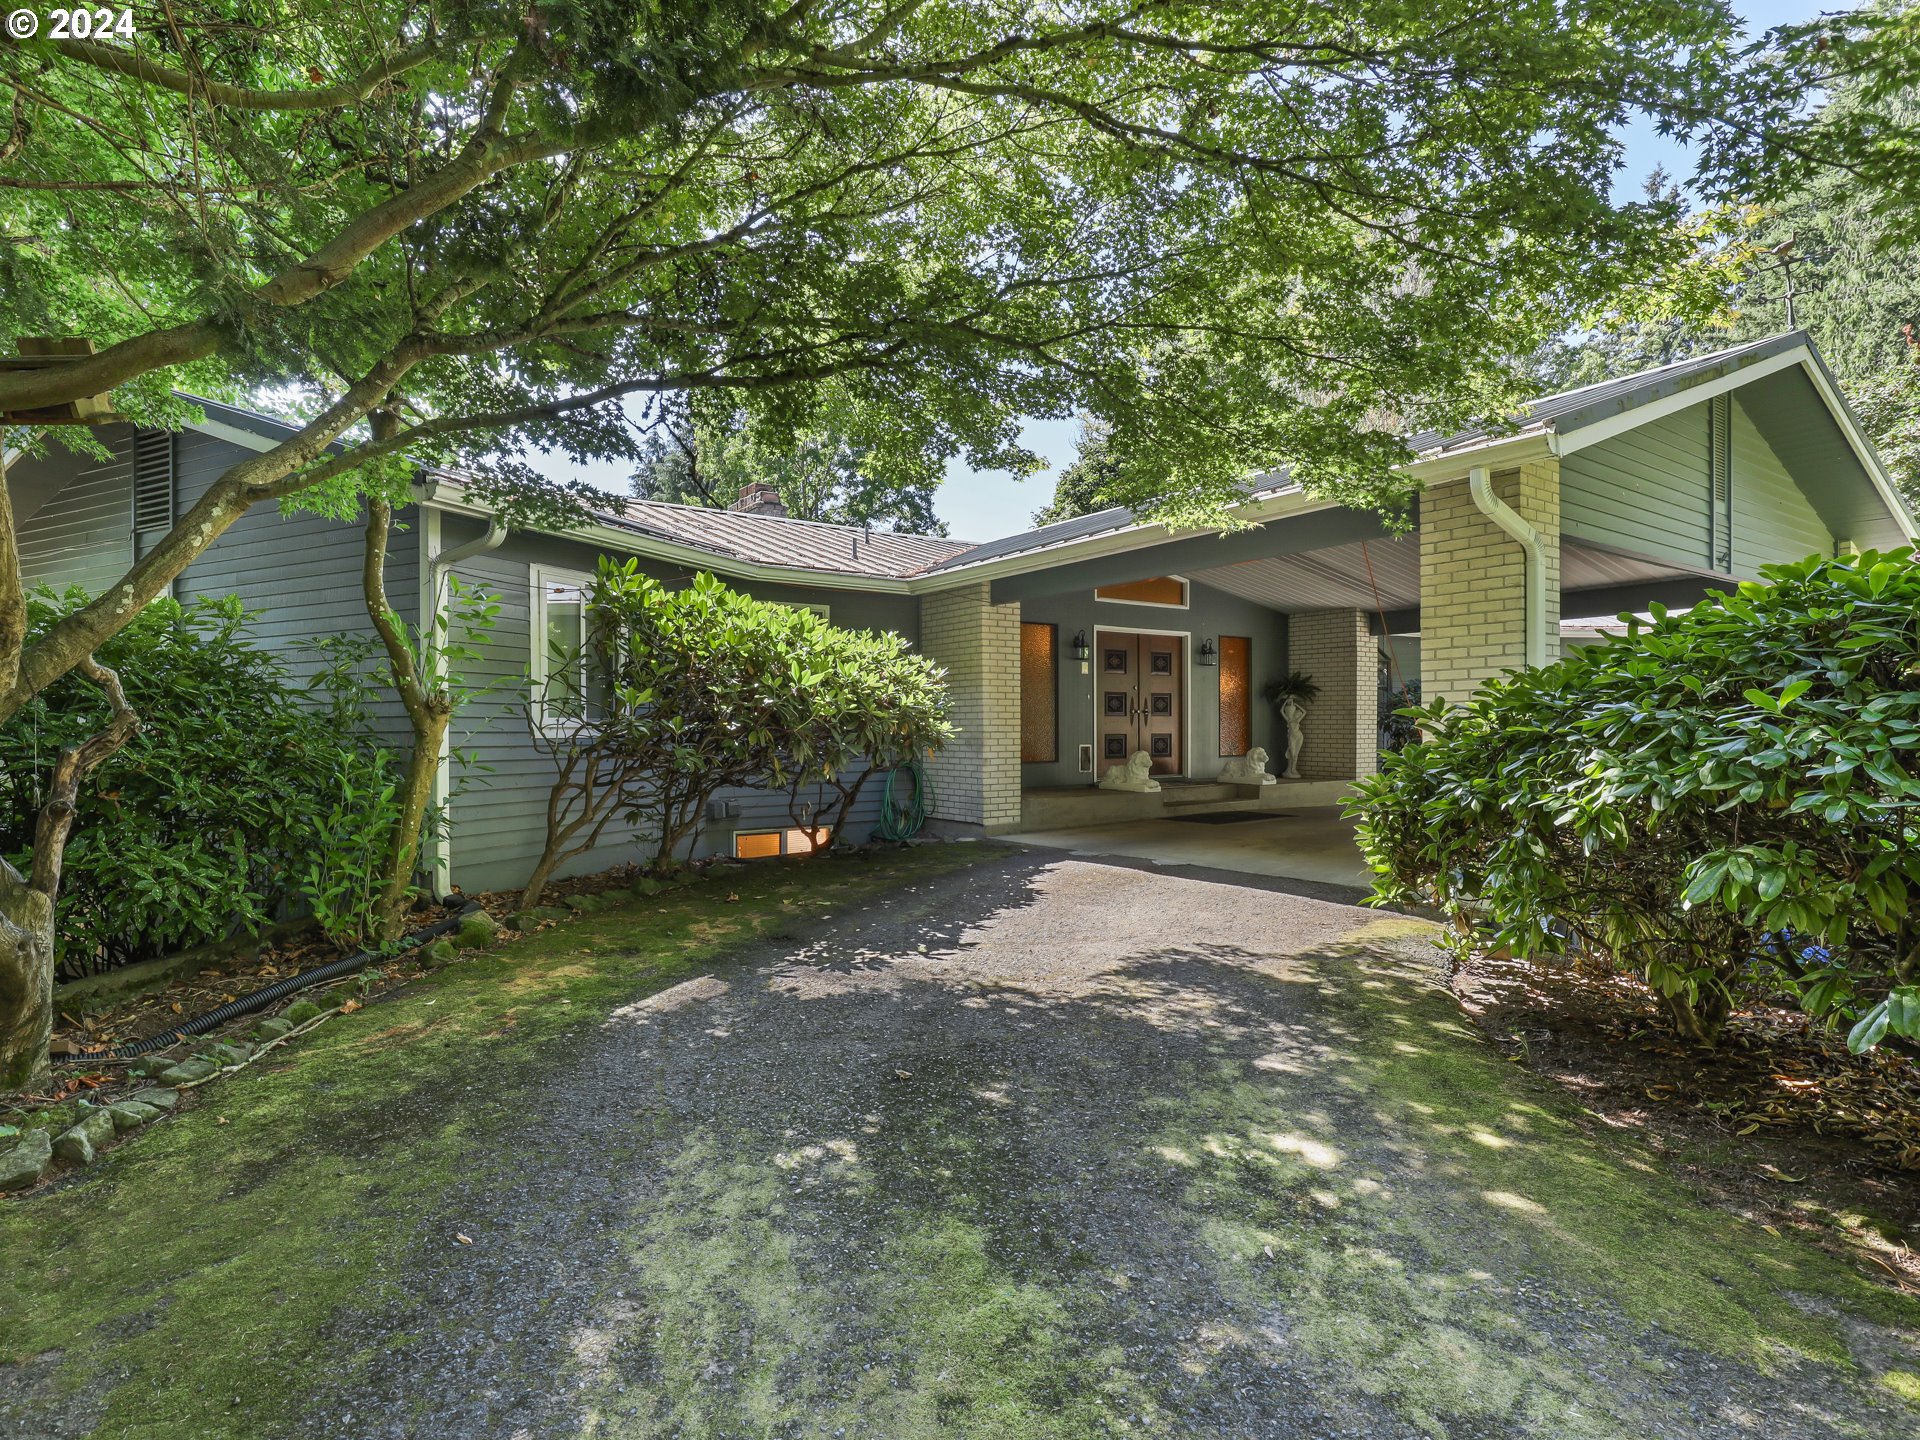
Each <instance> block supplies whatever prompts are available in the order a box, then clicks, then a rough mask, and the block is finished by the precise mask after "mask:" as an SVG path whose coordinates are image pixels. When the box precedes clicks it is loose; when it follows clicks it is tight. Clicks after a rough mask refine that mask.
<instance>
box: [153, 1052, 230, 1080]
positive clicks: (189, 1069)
mask: <svg viewBox="0 0 1920 1440" xmlns="http://www.w3.org/2000/svg"><path fill="white" fill-rule="evenodd" d="M219 1069H220V1067H219V1066H218V1065H216V1064H214V1063H213V1061H211V1060H201V1059H198V1058H195V1059H192V1060H182V1061H181V1062H180V1063H179V1064H178V1065H170V1066H168V1067H167V1068H166V1069H165V1070H162V1071H161V1072H160V1073H159V1074H158V1075H156V1076H154V1077H153V1078H154V1079H156V1080H158V1081H159V1082H160V1083H161V1084H162V1085H189V1084H191V1083H192V1082H194V1081H195V1080H204V1079H206V1078H207V1077H208V1076H209V1075H213V1074H217V1073H218V1072H219Z"/></svg>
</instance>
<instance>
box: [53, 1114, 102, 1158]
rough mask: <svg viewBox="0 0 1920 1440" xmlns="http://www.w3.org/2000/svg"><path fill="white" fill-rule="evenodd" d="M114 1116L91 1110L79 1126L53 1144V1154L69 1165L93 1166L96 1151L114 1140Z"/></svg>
mask: <svg viewBox="0 0 1920 1440" xmlns="http://www.w3.org/2000/svg"><path fill="white" fill-rule="evenodd" d="M113 1130H114V1125H113V1116H112V1115H111V1114H109V1113H108V1112H107V1111H105V1110H91V1111H89V1112H88V1113H87V1116H86V1118H85V1119H83V1120H82V1121H81V1122H80V1123H79V1124H78V1125H75V1126H74V1127H73V1128H72V1129H71V1130H68V1131H67V1132H66V1133H65V1134H63V1135H61V1136H60V1137H59V1138H58V1139H56V1140H55V1141H54V1142H53V1153H54V1155H55V1156H57V1157H58V1158H59V1159H62V1160H64V1161H66V1162H67V1163H68V1164H69V1165H91V1164H92V1163H93V1157H94V1154H95V1152H96V1151H98V1150H99V1149H100V1147H101V1146H103V1145H105V1144H106V1143H107V1141H109V1140H111V1139H112V1138H113Z"/></svg>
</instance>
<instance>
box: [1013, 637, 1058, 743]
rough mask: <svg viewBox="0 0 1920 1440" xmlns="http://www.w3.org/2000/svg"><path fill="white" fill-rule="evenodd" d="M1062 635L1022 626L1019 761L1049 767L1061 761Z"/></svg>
mask: <svg viewBox="0 0 1920 1440" xmlns="http://www.w3.org/2000/svg"><path fill="white" fill-rule="evenodd" d="M1059 651H1060V632H1059V629H1058V628H1057V627H1056V626H1053V625H1040V624H1034V623H1031V622H1026V621H1023V622H1022V623H1021V626H1020V761H1021V763H1022V764H1025V765H1046V764H1051V763H1052V762H1053V761H1055V760H1058V759H1059V758H1060V725H1059V711H1060V655H1059Z"/></svg>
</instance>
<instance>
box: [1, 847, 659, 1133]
mask: <svg viewBox="0 0 1920 1440" xmlns="http://www.w3.org/2000/svg"><path fill="white" fill-rule="evenodd" d="M639 875H640V871H639V868H638V867H636V866H632V865H621V866H615V867H614V868H612V869H610V870H603V871H600V872H598V873H596V874H592V875H583V876H579V877H576V878H573V879H569V880H559V881H555V882H554V883H553V884H551V885H549V886H548V887H547V889H546V892H545V894H543V895H542V896H541V900H540V903H541V904H542V905H554V906H561V905H564V904H565V902H566V900H567V897H569V896H572V895H598V894H601V893H603V892H605V891H610V890H618V889H623V888H626V887H628V886H631V885H632V884H633V883H634V881H635V880H636V879H638V878H639ZM468 899H472V900H474V901H477V902H478V903H479V904H480V906H481V907H482V908H483V909H485V910H486V912H487V913H488V914H489V915H491V916H493V918H494V919H495V920H498V921H501V922H502V923H504V922H505V921H506V920H507V919H508V918H509V917H510V916H512V915H513V914H515V913H516V912H517V911H518V910H519V908H520V892H519V891H517V890H496V891H488V892H485V893H482V894H477V895H473V896H465V895H460V894H457V893H456V894H455V896H454V897H453V898H452V900H451V902H450V903H449V904H447V905H425V906H421V907H419V908H418V909H416V910H415V911H414V912H413V914H412V916H411V917H410V919H409V929H413V930H419V929H424V928H425V927H427V926H429V925H432V924H435V923H436V922H438V921H440V920H444V919H447V918H448V917H449V916H451V915H452V914H453V913H454V911H455V910H457V909H459V908H461V907H462V906H464V904H465V903H466V901H467V900H468ZM553 923H556V922H553V921H548V922H545V924H543V925H542V926H541V927H539V928H542V929H544V928H545V925H546V924H553ZM509 933H511V932H509ZM341 954H342V952H341V951H340V950H339V949H338V948H337V947H336V946H333V945H331V944H329V943H327V942H326V941H324V940H322V939H320V938H318V937H317V936H313V935H304V936H299V937H295V938H292V939H289V940H285V941H281V942H279V943H276V944H268V945H262V946H260V947H259V948H258V949H256V950H254V951H251V952H249V953H245V954H242V955H240V956H237V957H234V958H232V959H229V960H225V961H219V962H216V963H215V964H213V965H210V966H208V967H207V968H206V969H204V970H202V971H200V972H198V973H197V974H194V975H190V976H186V977H184V978H182V979H179V980H176V981H173V982H171V983H170V984H168V985H167V986H165V987H164V988H162V989H157V990H153V991H150V992H148V993H146V994H143V995H135V996H130V997H128V998H127V999H125V1000H123V1001H121V1002H119V1003H118V1004H115V1005H113V1006H111V1007H109V1008H107V1009H104V1010H100V1011H96V1012H94V1013H93V1014H90V1015H84V1016H82V1015H68V1014H61V1015H59V1016H57V1017H56V1019H55V1028H54V1033H53V1047H52V1048H53V1053H54V1056H55V1057H56V1059H59V1058H61V1057H66V1056H76V1055H82V1054H86V1053H87V1052H90V1051H102V1050H105V1049H107V1048H108V1047H111V1046H116V1045H124V1044H126V1043H128V1042H130V1041H135V1040H144V1039H147V1038H148V1037H150V1036H154V1035H159V1034H162V1033H164V1032H165V1031H167V1030H169V1029H171V1028H172V1027H174V1026H175V1025H178V1024H180V1023H181V1022H182V1021H185V1020H190V1019H192V1018H193V1017H194V1016H196V1015H204V1014H205V1013H206V1012H207V1011H209V1010H212V1009H214V1008H215V1007H216V1006H220V1005H224V1004H226V1003H228V1002H229V1001H232V1000H236V999H239V998H241V997H243V996H246V995H251V994H252V993H253V992H254V991H256V990H259V989H262V988H264V987H265V986H268V985H271V984H273V983H274V982H276V981H278V980H282V979H285V978H286V977H287V976H289V975H296V974H298V973H300V972H301V971H303V970H311V969H313V968H315V967H316V966H319V965H325V964H327V963H329V962H330V961H333V960H338V959H339V958H340V957H341ZM375 972H377V974H376V973H375ZM423 973H424V969H423V967H422V966H421V965H419V964H418V963H417V962H415V961H414V960H412V959H411V958H410V957H408V956H401V957H399V958H397V959H393V960H375V961H373V962H372V963H371V964H370V965H369V967H368V968H367V969H366V970H363V971H361V972H360V973H359V974H357V975H351V976H348V977H346V978H345V979H343V980H338V981H335V982H333V985H332V986H329V987H327V988H328V989H332V988H335V987H339V986H352V987H356V989H357V991H359V992H360V993H363V994H364V995H365V996H366V997H368V998H371V997H372V996H376V995H380V994H383V993H385V992H386V991H388V990H392V989H395V988H397V987H399V986H401V985H405V984H408V983H410V982H412V981H414V980H417V979H418V978H419V977H420V976H421V975H422V974H423ZM320 995H321V992H319V991H312V990H309V991H301V992H299V993H298V994H296V995H291V996H288V997H287V999H286V1000H285V1001H284V1002H282V1004H283V1006H284V1005H291V1004H293V1003H294V1001H295V1000H297V999H300V998H302V997H303V996H304V997H312V998H318V997H319V996H320ZM275 1008H278V1007H269V1008H268V1009H266V1010H262V1011H258V1012H256V1013H254V1014H250V1015H243V1016H241V1017H240V1018H238V1019H236V1020H234V1021H232V1022H231V1023H229V1024H228V1025H225V1026H223V1027H221V1028H220V1029H218V1030H214V1031H209V1032H208V1033H206V1034H204V1035H198V1036H190V1037H187V1038H185V1039H183V1040H180V1041H179V1042H177V1043H176V1044H174V1045H171V1046H168V1047H166V1051H165V1053H167V1054H169V1055H171V1054H174V1053H175V1052H176V1051H177V1052H178V1053H179V1054H181V1055H185V1054H186V1053H188V1052H189V1051H191V1050H193V1049H196V1048H199V1047H201V1046H204V1045H206V1044H208V1043H209V1042H212V1041H215V1040H219V1039H222V1038H225V1037H230V1036H234V1035H243V1034H245V1033H247V1032H248V1031H250V1030H252V1029H253V1027H254V1026H256V1025H257V1024H258V1023H259V1022H260V1021H261V1020H262V1019H264V1018H266V1016H268V1015H270V1014H272V1013H274V1009H275ZM126 1064H127V1062H125V1061H115V1060H110V1059H108V1058H106V1057H105V1056H102V1057H100V1058H99V1059H98V1060H97V1061H95V1062H77V1061H70V1062H69V1063H65V1064H61V1065H59V1066H58V1067H57V1068H56V1071H55V1077H56V1084H55V1087H54V1091H53V1092H52V1093H50V1094H47V1095H33V1096H19V1097H13V1098H14V1100H15V1102H16V1103H19V1104H25V1105H29V1106H31V1105H38V1104H46V1103H50V1102H53V1101H58V1100H62V1099H65V1098H67V1097H68V1096H70V1095H73V1094H76V1093H80V1092H82V1091H88V1092H92V1091H100V1090H103V1089H110V1088H112V1087H113V1086H114V1085H115V1084H117V1083H118V1082H120V1081H121V1080H122V1079H123V1078H124V1072H125V1068H126ZM137 1083H144V1082H137Z"/></svg>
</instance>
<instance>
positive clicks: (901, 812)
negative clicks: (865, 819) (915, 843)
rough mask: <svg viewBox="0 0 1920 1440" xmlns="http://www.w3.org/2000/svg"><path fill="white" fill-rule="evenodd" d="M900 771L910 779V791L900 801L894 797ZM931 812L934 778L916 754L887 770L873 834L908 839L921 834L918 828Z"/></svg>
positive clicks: (896, 840) (887, 837)
mask: <svg viewBox="0 0 1920 1440" xmlns="http://www.w3.org/2000/svg"><path fill="white" fill-rule="evenodd" d="M902 774H905V775H906V776H907V777H908V778H909V779H911V780H912V782H913V790H912V793H911V794H910V795H909V797H908V798H907V800H906V803H904V804H902V803H901V802H900V801H898V800H896V799H895V798H894V794H893V787H894V782H895V781H897V780H898V779H899V778H900V776H901V775H902ZM932 811H933V780H932V778H931V777H930V776H929V775H928V774H927V767H926V766H924V765H922V764H921V763H920V757H919V756H917V755H916V756H915V757H914V758H913V759H911V760H909V761H908V762H907V763H906V764H905V765H901V766H897V767H895V768H894V769H892V770H889V771H888V772H887V786H886V789H885V790H883V791H882V792H881V794H880V823H879V824H877V825H875V826H874V827H873V833H874V834H875V835H877V836H879V837H880V838H881V839H882V840H892V841H895V842H898V841H901V840H911V839H912V838H913V837H914V836H915V835H918V834H919V833H920V827H921V826H922V825H925V824H926V823H927V816H928V815H929V814H930V813H932Z"/></svg>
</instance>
